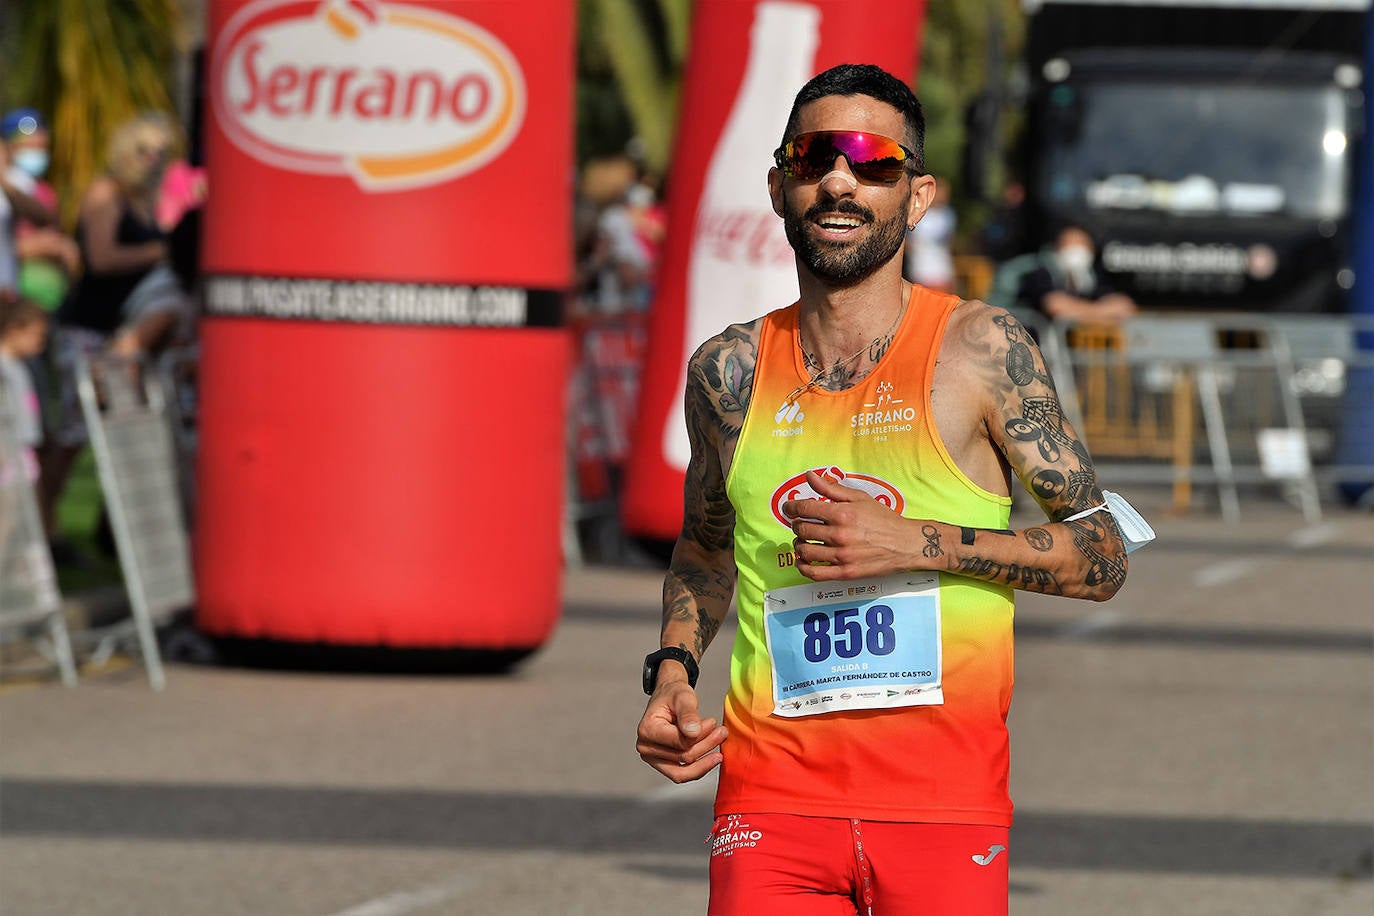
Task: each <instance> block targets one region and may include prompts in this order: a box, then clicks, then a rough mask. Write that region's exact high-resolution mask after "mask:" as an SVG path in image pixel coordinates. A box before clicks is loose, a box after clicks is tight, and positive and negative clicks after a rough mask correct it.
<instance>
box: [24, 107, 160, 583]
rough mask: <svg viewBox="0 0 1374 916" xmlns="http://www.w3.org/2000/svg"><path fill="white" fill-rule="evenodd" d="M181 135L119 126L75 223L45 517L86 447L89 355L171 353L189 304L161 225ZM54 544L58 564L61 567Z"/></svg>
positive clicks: (59, 333) (138, 121)
mask: <svg viewBox="0 0 1374 916" xmlns="http://www.w3.org/2000/svg"><path fill="white" fill-rule="evenodd" d="M179 137H180V135H179V131H178V130H177V128H176V126H175V123H174V122H173V121H172V120H171V119H170V118H169V117H167V116H166V115H164V114H162V113H160V112H145V113H143V114H140V115H138V116H136V117H134V118H132V119H130V120H129V121H127V122H125V123H124V124H122V125H120V126H119V127H118V128H117V129H116V130H115V132H114V134H113V135H112V136H111V138H110V142H109V146H108V150H107V154H106V163H105V172H104V173H103V174H101V175H99V176H98V177H96V179H95V180H94V181H92V182H91V185H90V187H89V188H88V189H87V190H86V192H85V194H84V195H83V196H82V199H81V208H80V213H79V216H78V220H77V226H76V238H77V242H78V243H79V245H80V247H81V256H82V263H83V264H84V267H85V269H84V271H83V272H82V274H81V276H80V277H79V278H78V279H77V281H76V282H75V283H74V284H73V285H72V288H71V290H70V291H69V292H68V294H67V297H66V299H65V300H64V301H63V303H62V306H61V308H60V309H59V310H58V313H57V330H56V333H55V334H54V341H53V349H54V354H55V362H56V366H57V369H58V372H59V374H60V376H61V384H62V397H61V416H60V417H59V419H58V421H57V423H56V427H57V428H56V429H55V430H54V431H53V436H52V437H50V439H49V441H48V443H47V444H46V445H45V447H44V449H43V487H42V492H41V500H40V502H41V504H42V508H43V511H44V517H45V518H51V517H52V512H53V508H54V507H55V506H56V504H57V500H58V498H59V497H60V496H61V493H62V489H63V487H64V486H65V485H66V481H67V476H68V474H69V473H70V471H71V467H72V463H73V462H74V461H75V459H76V456H77V455H78V454H79V453H80V451H81V448H82V447H83V446H84V445H85V443H86V426H85V422H84V421H83V419H82V416H81V408H80V403H79V401H78V399H77V394H76V390H75V382H74V371H75V368H76V365H77V362H78V360H79V359H80V358H81V357H82V356H86V355H92V354H95V353H98V352H101V351H105V350H108V351H109V352H112V353H115V354H117V355H122V356H130V357H133V356H138V355H140V354H142V353H145V352H148V351H151V350H156V349H158V348H159V347H161V346H164V345H165V344H166V343H167V342H168V341H169V340H170V337H171V334H172V333H173V332H174V331H175V329H176V326H177V323H178V320H179V319H180V317H181V315H182V313H183V312H184V310H185V306H186V295H185V290H184V289H183V288H182V286H181V282H180V281H179V279H178V278H177V275H176V273H175V272H174V271H173V269H172V267H171V264H170V262H169V256H170V247H169V245H168V241H167V238H166V234H165V233H164V231H163V229H162V226H161V225H160V224H159V223H158V220H157V203H158V196H159V191H160V189H161V186H162V180H163V177H164V173H165V171H166V168H167V165H168V163H169V162H171V161H172V159H173V157H174V156H175V154H176V151H177V147H178V144H179ZM60 554H61V551H60V550H59V548H58V545H54V557H55V558H56V559H58V560H59V562H60V561H61V556H60Z"/></svg>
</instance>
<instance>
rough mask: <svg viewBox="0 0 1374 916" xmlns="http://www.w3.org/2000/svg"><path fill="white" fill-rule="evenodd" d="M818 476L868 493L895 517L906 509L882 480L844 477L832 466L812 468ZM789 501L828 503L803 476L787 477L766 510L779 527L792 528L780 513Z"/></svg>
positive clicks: (902, 498)
mask: <svg viewBox="0 0 1374 916" xmlns="http://www.w3.org/2000/svg"><path fill="white" fill-rule="evenodd" d="M811 470H813V471H815V472H816V473H817V474H820V475H821V476H822V477H824V478H826V479H827V480H833V481H835V482H836V483H841V484H844V485H845V486H846V487H853V488H854V489H856V490H859V491H862V492H864V493H867V494H868V495H869V496H871V497H873V498H874V499H876V500H877V501H878V502H880V503H882V504H883V505H884V506H887V507H888V508H889V509H891V510H892V511H893V512H896V513H897V514H898V515H901V514H902V510H903V509H904V508H905V507H906V499H905V498H904V497H903V496H902V493H901V491H900V490H898V489H897V488H896V487H894V486H893V485H892V484H890V483H888V482H887V481H886V480H883V479H882V478H881V477H874V476H872V475H870V474H853V473H845V472H844V471H842V470H840V469H839V468H837V467H835V466H834V465H831V466H829V467H819V468H812V469H811ZM789 499H819V500H822V501H828V500H826V499H825V497H823V496H821V495H820V494H819V493H817V492H816V491H815V490H814V489H812V487H811V484H809V483H807V482H806V473H805V472H802V473H801V474H798V475H796V476H795V477H789V478H787V479H786V480H784V481H783V482H782V483H781V484H779V485H778V486H777V488H776V489H775V490H773V497H772V499H771V500H770V501H769V508H771V509H772V510H773V517H774V518H776V519H777V520H778V524H780V525H782V526H783V527H784V528H789V529H790V528H791V527H792V522H793V519H792V518H791V517H790V516H788V515H787V514H786V513H784V512H783V511H782V504H783V503H785V502H787V501H788V500H789Z"/></svg>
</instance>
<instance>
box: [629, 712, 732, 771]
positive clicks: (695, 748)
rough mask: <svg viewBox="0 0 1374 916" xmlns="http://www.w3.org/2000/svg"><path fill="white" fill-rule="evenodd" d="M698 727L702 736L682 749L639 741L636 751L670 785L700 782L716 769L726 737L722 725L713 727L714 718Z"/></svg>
mask: <svg viewBox="0 0 1374 916" xmlns="http://www.w3.org/2000/svg"><path fill="white" fill-rule="evenodd" d="M702 725H703V729H702V734H703V736H704V737H702V739H701V740H699V741H695V742H692V743H691V744H690V745H688V746H686V747H673V746H671V745H666V744H661V743H654V742H646V741H644V740H643V739H642V738H641V740H640V742H639V743H638V744H637V745H636V750H638V751H639V756H640V758H641V759H642V760H643V761H644V762H645V763H647V764H648V765H649V766H651V767H653V768H654V769H655V770H658V771H659V772H660V773H662V774H663V775H664V776H666V777H668V778H669V779H671V780H672V781H673V782H676V783H684V782H691V781H692V780H694V779H700V778H701V777H703V776H705V775H706V774H707V773H709V772H710V771H711V770H713V769H715V768H716V767H717V766H720V763H721V760H722V759H723V756H722V755H721V753H720V750H719V748H720V745H721V743H722V742H724V741H725V739H726V737H727V735H728V733H727V731H726V730H725V728H724V726H721V725H718V724H716V720H715V719H707V720H705V721H704V722H702Z"/></svg>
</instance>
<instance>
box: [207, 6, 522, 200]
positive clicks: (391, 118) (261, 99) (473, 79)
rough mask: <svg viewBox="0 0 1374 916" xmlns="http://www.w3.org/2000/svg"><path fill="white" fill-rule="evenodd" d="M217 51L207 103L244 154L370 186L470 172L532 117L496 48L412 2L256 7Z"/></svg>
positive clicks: (501, 48)
mask: <svg viewBox="0 0 1374 916" xmlns="http://www.w3.org/2000/svg"><path fill="white" fill-rule="evenodd" d="M214 54H215V56H214V59H215V60H216V61H217V62H218V63H217V65H216V66H217V69H216V71H215V74H214V79H213V82H212V88H211V94H212V99H213V103H214V106H215V110H216V113H217V114H218V118H219V121H220V124H221V125H222V126H223V128H224V130H225V132H226V134H228V136H229V138H230V140H232V141H233V143H234V144H235V145H236V146H238V147H239V148H240V149H242V150H243V151H244V152H245V153H247V154H248V155H250V156H252V157H254V158H255V159H258V160H259V161H262V162H265V163H268V164H270V165H273V166H276V167H278V168H281V169H287V170H290V171H295V172H309V173H314V174H323V175H347V176H349V177H350V178H352V179H353V180H354V181H355V182H357V184H358V186H359V187H361V188H363V189H364V190H366V191H393V190H404V189H409V188H416V187H423V186H425V185H432V184H437V183H439V182H442V181H447V180H449V179H451V178H454V177H456V176H458V175H463V174H465V173H467V172H471V171H473V170H474V169H477V168H479V167H481V166H482V165H484V164H485V163H487V162H490V161H491V160H492V159H493V158H494V157H495V156H496V155H498V154H499V153H500V152H501V151H502V150H504V149H505V148H506V146H508V145H509V144H510V142H511V140H513V139H514V137H515V135H516V133H517V132H518V131H519V129H520V125H521V123H522V121H523V120H524V115H525V82H524V76H523V75H522V73H521V71H520V68H519V65H518V64H517V63H516V60H515V58H514V57H513V56H512V55H511V53H510V51H509V50H508V49H507V48H506V46H505V45H504V44H502V43H501V41H500V40H499V39H497V38H496V37H495V36H494V35H492V34H491V33H490V32H488V31H486V30H485V29H482V28H481V27H479V26H477V25H474V24H473V23H471V22H468V21H467V20H465V19H460V18H458V17H456V16H450V15H448V14H445V13H439V12H436V11H434V10H431V9H426V8H421V7H416V6H410V5H408V4H404V3H381V2H378V0H258V2H256V3H251V4H249V5H248V6H246V7H244V8H243V9H242V10H240V11H239V12H238V13H237V14H236V15H235V16H234V17H233V18H232V19H231V20H230V21H229V22H228V23H227V24H226V27H225V29H224V31H223V32H222V33H221V35H220V38H219V40H218V41H217V42H216V44H215V51H214Z"/></svg>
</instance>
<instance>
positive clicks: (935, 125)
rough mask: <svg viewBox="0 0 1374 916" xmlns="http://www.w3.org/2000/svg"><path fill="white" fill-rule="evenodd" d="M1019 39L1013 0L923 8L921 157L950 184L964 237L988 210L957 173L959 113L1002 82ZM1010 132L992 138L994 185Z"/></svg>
mask: <svg viewBox="0 0 1374 916" xmlns="http://www.w3.org/2000/svg"><path fill="white" fill-rule="evenodd" d="M1023 41H1024V25H1023V21H1022V14H1021V8H1020V3H1019V2H1018V0H960V2H957V3H954V2H945V3H941V2H932V3H929V4H928V5H927V7H926V20H925V31H924V34H923V35H922V52H921V68H920V73H919V74H918V78H917V86H916V92H917V95H919V96H920V98H921V104H922V106H923V107H924V109H925V115H926V163H927V165H928V166H929V168H930V170H931V172H932V173H933V174H934V175H935V176H936V179H937V180H941V181H945V182H947V183H949V185H950V186H951V191H952V197H953V200H954V203H955V206H956V208H957V209H958V211H959V213H960V217H961V219H960V227H959V229H960V233H959V234H960V236H961V237H964V238H967V237H968V236H969V235H970V234H972V233H974V232H976V231H977V230H978V229H980V228H981V226H982V224H983V222H985V221H986V219H987V215H988V214H987V212H986V208H985V207H984V206H983V205H982V203H981V202H980V201H978V200H976V199H974V198H973V197H972V196H971V195H970V194H969V188H968V187H967V182H966V181H965V175H964V174H963V171H964V161H963V153H964V148H965V142H966V140H967V136H966V131H965V113H966V112H967V110H968V107H969V105H970V104H971V103H972V102H973V101H974V99H975V98H976V97H977V96H978V95H979V93H982V92H985V91H989V90H993V89H995V88H998V87H1005V86H1006V85H1007V83H1008V80H1009V74H1010V71H1011V68H1012V66H1013V65H1014V63H1015V62H1016V61H1017V60H1018V59H1019V57H1020V53H1021V48H1022V44H1023ZM1004 114H1005V113H1004ZM1008 135H1009V132H1004V133H1003V134H1002V136H1001V137H999V138H998V140H999V147H1000V148H999V150H997V151H996V152H1000V153H1001V155H993V156H992V157H991V158H992V164H993V166H994V170H993V173H992V174H991V175H989V176H988V177H989V180H990V183H991V185H992V187H993V188H996V187H998V186H1000V183H1001V181H1002V180H1003V179H1004V178H1005V176H1004V175H1003V174H1001V173H1000V169H998V168H997V166H999V165H1000V163H1001V162H1002V161H1004V159H1005V157H1006V152H1007V149H1006V137H1007V136H1008Z"/></svg>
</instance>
